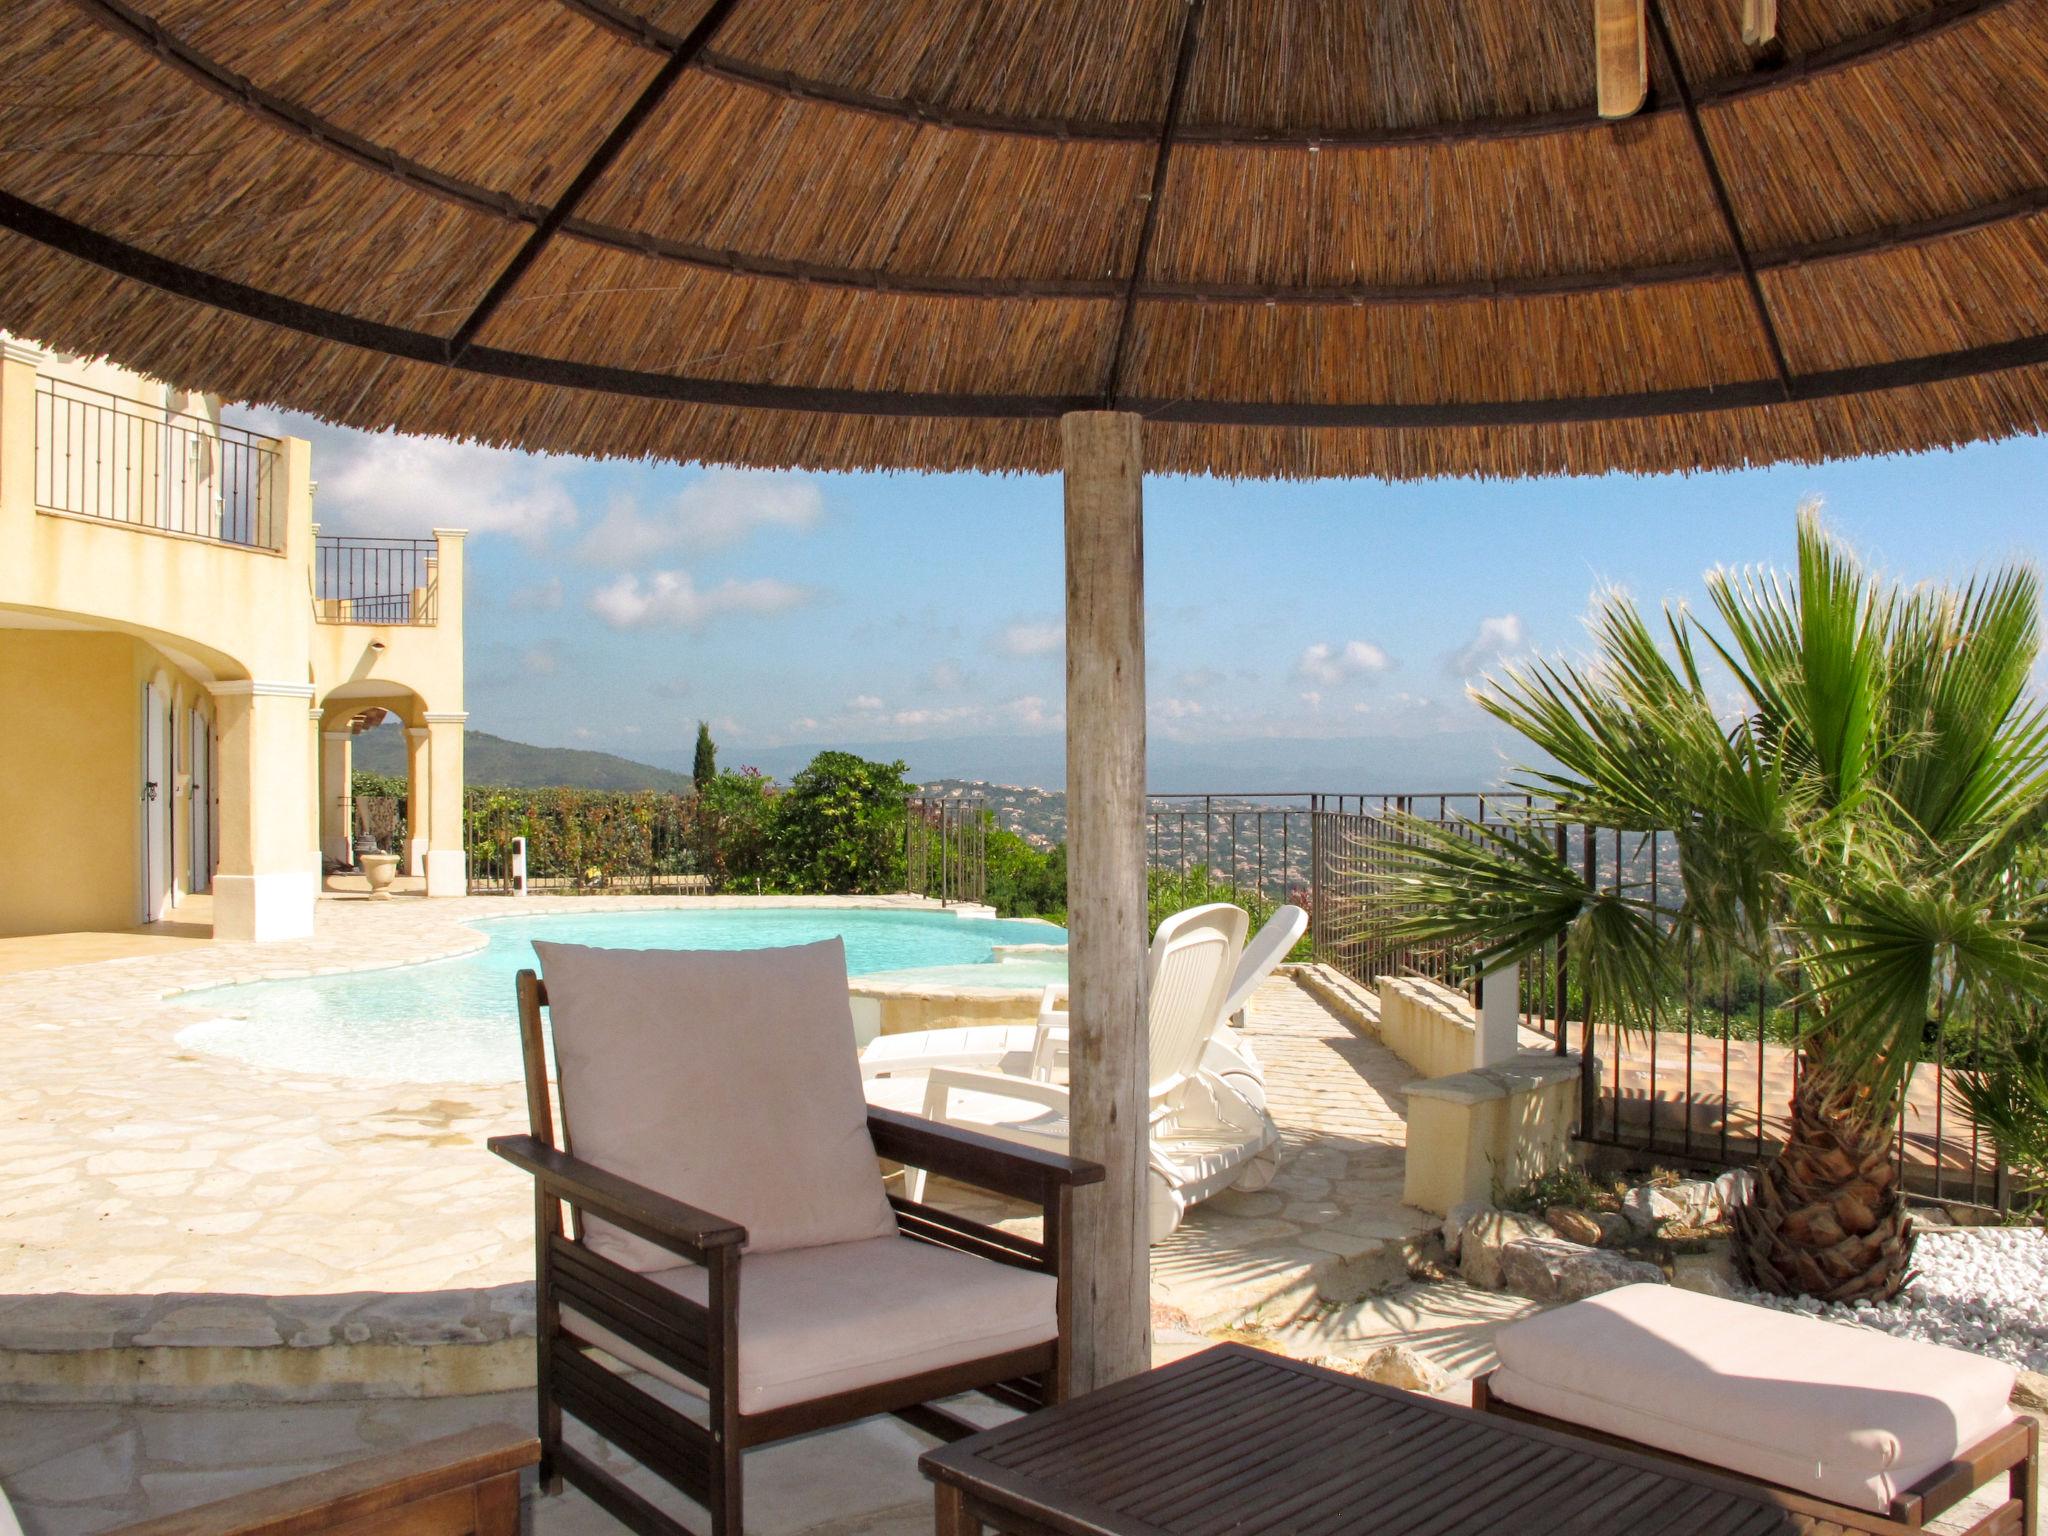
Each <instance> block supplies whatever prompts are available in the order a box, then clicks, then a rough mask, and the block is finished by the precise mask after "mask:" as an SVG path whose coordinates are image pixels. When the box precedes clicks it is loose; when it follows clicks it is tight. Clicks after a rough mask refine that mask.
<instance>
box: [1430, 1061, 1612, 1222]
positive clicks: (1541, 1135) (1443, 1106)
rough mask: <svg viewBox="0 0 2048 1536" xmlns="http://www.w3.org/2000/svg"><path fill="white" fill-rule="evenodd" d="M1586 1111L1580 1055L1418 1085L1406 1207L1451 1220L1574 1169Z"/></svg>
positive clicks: (1510, 1064) (1519, 1063)
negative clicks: (1457, 1210)
mask: <svg viewBox="0 0 2048 1536" xmlns="http://www.w3.org/2000/svg"><path fill="white" fill-rule="evenodd" d="M1578 1108H1579V1058H1578V1057H1577V1055H1575V1054H1574V1055H1565V1056H1558V1055H1554V1054H1552V1053H1549V1052H1540V1053H1539V1052H1525V1053H1524V1054H1523V1055H1521V1056H1519V1057H1517V1058H1516V1059H1515V1060H1514V1061H1512V1062H1507V1063H1504V1064H1502V1065H1500V1066H1494V1067H1484V1068H1480V1069H1478V1070H1475V1071H1470V1072H1453V1073H1450V1074H1447V1075H1446V1076H1443V1077H1433V1078H1429V1079H1428V1080H1426V1081H1423V1082H1418V1083H1410V1084H1409V1085H1408V1160H1407V1169H1406V1175H1405V1177H1404V1179H1403V1182H1402V1190H1401V1198H1402V1200H1403V1201H1404V1202H1406V1203H1407V1204H1409V1205H1414V1206H1420V1207H1421V1208H1422V1209H1423V1210H1425V1211H1434V1212H1436V1213H1437V1214H1438V1215H1443V1214H1445V1213H1447V1212H1449V1211H1450V1209H1451V1208H1452V1207H1453V1206H1455V1205H1460V1204H1462V1203H1464V1202H1465V1201H1468V1200H1490V1199H1491V1198H1492V1197H1493V1196H1494V1194H1495V1193H1496V1192H1497V1191H1500V1190H1504V1189H1515V1188H1518V1187H1519V1186H1521V1185H1523V1184H1526V1183H1528V1182H1529V1180H1531V1179H1533V1178H1536V1177H1537V1176H1539V1175H1541V1174H1545V1173H1549V1172H1551V1171H1553V1170H1555V1169H1558V1168H1562V1167H1564V1166H1566V1165H1567V1164H1569V1163H1570V1162H1571V1161H1572V1127H1573V1126H1574V1125H1575V1124H1576V1123H1577V1121H1578Z"/></svg>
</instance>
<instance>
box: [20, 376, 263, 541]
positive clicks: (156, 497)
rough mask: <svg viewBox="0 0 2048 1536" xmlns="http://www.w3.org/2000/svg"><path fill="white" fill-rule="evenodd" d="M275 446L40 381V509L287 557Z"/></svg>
mask: <svg viewBox="0 0 2048 1536" xmlns="http://www.w3.org/2000/svg"><path fill="white" fill-rule="evenodd" d="M281 462H282V460H281V456H280V453H279V444H278V441H277V439H276V438H272V437H264V436H261V435H259V434H258V433H255V432H251V431H248V430H247V429H246V428H242V427H232V426H226V425H223V424H222V423H220V422H218V421H215V420H212V419H210V418H208V417H205V416H195V415H190V414H188V413H186V412H184V411H174V410H170V409H167V408H164V407H158V406H151V405H146V404H142V403H140V402H138V401H134V400H129V399H125V398H123V397H122V396H120V395H115V394H109V393H108V392H106V391H104V390H98V389H93V388H91V387H90V386H88V385H84V384H74V383H71V382H69V381H67V380H63V379H54V378H48V377H39V378H37V380H36V469H35V473H36V506H37V508H38V509H39V510H41V511H44V512H51V513H57V514H61V515H64V516H69V517H86V518H94V519H98V520H100V521H103V522H110V523H120V524H123V525H125V526H127V527H131V528H141V529H147V530H149V531H150V532H153V533H167V534H175V535H177V536H179V537H182V538H191V539H203V540H205V541H206V542H208V543H212V544H228V545H234V546H237V547H240V548H244V549H255V550H267V551H270V552H272V553H276V552H279V551H281V550H282V549H283V548H284V523H285V517H284V476H283V470H282V468H281Z"/></svg>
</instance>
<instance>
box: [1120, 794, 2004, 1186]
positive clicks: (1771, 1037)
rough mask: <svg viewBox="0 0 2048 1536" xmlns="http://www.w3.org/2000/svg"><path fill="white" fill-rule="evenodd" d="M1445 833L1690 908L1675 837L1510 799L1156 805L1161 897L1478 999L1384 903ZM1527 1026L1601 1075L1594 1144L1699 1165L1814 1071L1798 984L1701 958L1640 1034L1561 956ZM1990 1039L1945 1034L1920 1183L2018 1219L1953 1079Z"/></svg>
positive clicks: (1907, 1160) (1534, 985)
mask: <svg viewBox="0 0 2048 1536" xmlns="http://www.w3.org/2000/svg"><path fill="white" fill-rule="evenodd" d="M1397 813H1398V814H1405V815H1408V816H1416V817H1421V818H1423V819H1426V820H1432V821H1449V820H1462V821H1466V822H1479V823H1484V824H1487V825H1501V824H1503V823H1505V822H1509V821H1514V822H1520V823H1523V824H1533V825H1535V826H1536V827H1537V828H1538V829H1539V830H1540V831H1541V832H1542V833H1543V835H1545V836H1546V837H1548V838H1550V839H1553V840H1554V844H1555V847H1556V850H1557V853H1558V856H1559V857H1560V858H1562V859H1565V860H1566V861H1568V862H1569V863H1570V864H1571V865H1572V867H1574V868H1576V869H1578V870H1579V871H1580V872H1581V873H1582V874H1583V875H1584V876H1585V878H1586V879H1588V880H1589V881H1593V882H1596V883H1598V884H1599V885H1602V886H1606V887H1610V888H1611V887H1613V886H1615V885H1617V884H1627V885H1629V886H1632V887H1633V888H1635V890H1636V891H1637V892H1638V893H1639V894H1642V895H1645V896H1648V897H1649V898H1650V899H1651V900H1652V901H1653V902H1654V903H1657V904H1660V905H1665V906H1670V907H1676V906H1677V905H1678V902H1679V900H1680V898H1681V896H1682V884H1681V878H1680V874H1679V861H1678V850H1677V845H1676V840H1675V838H1674V837H1673V836H1672V835H1671V834H1670V833H1668V832H1656V833H1622V832H1617V831H1615V830H1613V829H1612V828H1589V827H1586V826H1583V825H1579V824H1575V823H1574V824H1559V823H1556V822H1555V821H1546V820H1545V819H1544V817H1543V816H1542V812H1541V808H1540V807H1538V806H1535V805H1533V804H1532V802H1531V800H1530V797H1528V796H1527V795H1523V794H1519V793H1506V792H1497V791H1465V792H1455V791H1443V792H1437V791H1432V792H1429V793H1427V794H1420V793H1377V794H1348V793H1347V794H1336V793H1313V792H1311V793H1301V794H1292V795H1276V794H1206V795H1203V794H1197V795H1156V796H1153V797H1152V801H1151V805H1150V807H1149V811H1148V817H1147V852H1148V856H1149V859H1150V865H1151V869H1152V873H1153V878H1154V880H1155V882H1157V881H1158V880H1160V879H1162V878H1166V879H1171V880H1174V881H1175V882H1177V883H1178V886H1179V888H1180V889H1182V890H1185V891H1187V892H1189V893H1191V896H1190V899H1218V898H1225V899H1228V898H1230V897H1231V896H1232V895H1233V893H1237V894H1239V895H1246V896H1248V895H1251V894H1256V895H1258V896H1259V897H1260V898H1262V899H1263V900H1265V901H1269V902H1277V901H1282V900H1285V901H1291V902H1293V903H1294V904H1296V905H1298V906H1302V907H1305V908H1306V909H1307V910H1308V912H1309V914H1310V926H1309V936H1310V942H1311V950H1312V953H1313V955H1314V958H1315V959H1316V960H1317V961H1319V962H1321V963H1324V964H1328V965H1330V966H1333V967H1335V968H1336V969H1337V970H1339V971H1342V972H1343V973H1344V974H1346V975H1348V976H1350V977H1351V978H1352V979H1354V980H1356V981H1357V982H1359V983H1360V984H1361V985H1363V986H1366V987H1368V988H1371V987H1374V986H1375V985H1376V984H1377V982H1378V980H1379V978H1380V977H1382V976H1389V975H1420V976H1426V977H1429V978H1431V979H1433V980H1436V981H1440V982H1442V983H1444V984H1446V985H1448V986H1451V987H1454V988H1457V989H1459V990H1461V991H1464V992H1465V993H1466V994H1467V995H1468V996H1476V993H1477V989H1478V977H1477V976H1476V975H1475V972H1474V967H1473V965H1472V962H1471V951H1470V950H1469V949H1464V950H1461V949H1458V948H1455V947H1453V946H1450V945H1446V944H1435V945H1418V944H1414V943H1412V942H1408V941H1405V940H1402V939H1399V938H1396V937H1395V936H1394V934H1393V932H1392V925H1393V923H1394V921H1395V919H1396V917H1397V915H1398V913H1397V912H1396V911H1395V910H1393V909H1390V908H1388V907H1386V906H1385V905H1384V904H1382V903H1380V902H1377V901H1374V900H1371V899H1369V898H1370V897H1372V896H1373V894H1374V893H1375V892H1376V890H1377V889H1378V887H1379V885H1380V882H1382V881H1383V880H1384V879H1385V878H1386V876H1387V875H1388V874H1389V873H1390V871H1391V869H1392V867H1393V865H1394V863H1395V862H1396V860H1397V858H1398V854H1397V853H1396V852H1395V849H1394V846H1393V845H1397V844H1398V842H1399V841H1400V839H1401V832H1400V826H1401V823H1400V821H1399V819H1398V814H1397ZM1518 987H1519V994H1520V1001H1521V1015H1522V1023H1523V1026H1524V1027H1525V1028H1527V1029H1530V1030H1534V1031H1536V1032H1538V1033H1539V1034H1541V1035H1542V1036H1544V1037H1545V1038H1547V1039H1548V1040H1549V1042H1550V1043H1551V1046H1552V1048H1553V1049H1554V1050H1556V1051H1559V1052H1563V1051H1566V1050H1568V1049H1575V1050H1577V1051H1579V1052H1580V1054H1581V1060H1582V1061H1583V1062H1584V1063H1585V1078H1584V1082H1585V1093H1584V1095H1583V1096H1582V1102H1581V1123H1580V1126H1579V1131H1580V1135H1581V1138H1582V1139H1584V1140H1586V1141H1591V1142H1595V1143H1601V1144H1606V1145H1611V1146H1616V1147H1621V1148H1625V1149H1629V1150H1632V1151H1636V1152H1640V1153H1642V1154H1644V1155H1645V1156H1646V1157H1651V1158H1655V1157H1665V1158H1670V1159H1672V1160H1674V1161H1679V1162H1687V1163H1706V1164H1714V1163H1723V1164H1725V1163H1742V1162H1748V1161H1751V1160H1754V1159H1758V1158H1761V1157H1764V1156H1767V1155H1769V1154H1770V1153H1771V1152H1773V1151H1775V1150H1776V1149H1777V1148H1778V1147H1779V1146H1782V1145H1783V1142H1784V1137H1785V1134H1786V1129H1787V1120H1786V1115H1787V1106H1788V1101H1789V1099H1790V1097H1791V1093H1792V1089H1793V1087H1794V1085H1795V1084H1796V1083H1797V1081H1798V1078H1799V1074H1800V1072H1801V1071H1802V1070H1803V1062H1802V1060H1801V1057H1800V1052H1799V1049H1798V1045H1797V1041H1798V1038H1799V1028H1800V1022H1801V1020H1800V1015H1799V1012H1798V1009H1797V1008H1796V1006H1794V1004H1793V1003H1792V1001H1791V998H1790V996H1789V994H1788V991H1787V988H1786V987H1785V985H1784V984H1783V981H1782V979H1781V978H1775V977H1771V976H1758V975H1755V974H1740V975H1738V974H1736V973H1735V972H1734V971H1732V970H1731V971H1728V972H1725V973H1721V972H1716V973H1714V974H1708V973H1707V971H1706V969H1705V967H1704V966H1703V965H1701V964H1700V963H1698V962H1697V961H1695V962H1693V963H1691V964H1688V965H1687V966H1686V967H1685V972H1684V977H1683V981H1682V984H1681V985H1679V986H1678V987H1676V988H1675V989H1674V990H1673V992H1672V994H1671V996H1670V997H1669V998H1668V999H1667V1000H1666V1003H1665V1005H1664V1006H1663V1007H1662V1008H1661V1009H1660V1010H1659V1011H1658V1017H1657V1027H1656V1028H1655V1029H1652V1030H1644V1031H1640V1032H1637V1033H1633V1034H1630V1033H1625V1032H1624V1031H1622V1029H1621V1028H1620V1027H1619V1025H1618V1024H1617V1023H1616V1022H1615V1021H1614V1020H1613V1019H1610V1018H1601V1017H1597V1016H1596V1017H1592V1018H1588V1016H1587V1009H1586V1005H1585V1000H1584V998H1583V996H1582V994H1581V990H1580V988H1579V987H1578V986H1577V985H1576V983H1575V982H1574V980H1573V977H1572V974H1571V966H1570V957H1569V955H1568V954H1567V953H1566V952H1565V950H1564V947H1563V946H1562V945H1560V944H1556V943H1553V944H1551V945H1549V946H1547V947H1546V948H1545V949H1544V950H1543V951H1542V952H1541V953H1539V954H1537V955H1536V956H1534V957H1532V958H1531V959H1529V960H1526V961H1524V962H1523V963H1522V965H1521V967H1520V971H1519V976H1518ZM1981 1040H1982V1026H1981V1024H1980V1025H1977V1026H1975V1027H1973V1028H1971V1029H1968V1030H1965V1031H1959V1030H1957V1029H1955V1028H1953V1027H1952V1028H1948V1029H1941V1030H1932V1029H1931V1030H1930V1035H1929V1039H1928V1041H1927V1044H1926V1048H1925V1051H1924V1054H1923V1057H1922V1059H1921V1061H1920V1062H1919V1064H1918V1065H1917V1067H1916V1070H1915V1074H1914V1078H1913V1082H1912V1086H1911V1090H1910V1092H1909V1094H1908V1098H1907V1104H1906V1110H1905V1113H1904V1115H1903V1116H1902V1118H1901V1122H1900V1127H1899V1136H1898V1145H1897V1161H1898V1167H1899V1169H1900V1174H1901V1177H1902V1179H1903V1180H1904V1182H1905V1184H1906V1186H1907V1187H1908V1188H1909V1189H1911V1190H1913V1191H1914V1192H1916V1193H1919V1194H1923V1195H1931V1196H1933V1197H1934V1198H1936V1199H1942V1200H1947V1201H1951V1202H1956V1203H1964V1204H1971V1205H1982V1206H1989V1207H1992V1208H1995V1209H1999V1210H2006V1209H2009V1208H2010V1206H2011V1203H2012V1200H2013V1196H2014V1191H2013V1189H2012V1187H2011V1181H2010V1179H2009V1178H2008V1176H2007V1174H2006V1171H2005V1169H2004V1168H2003V1167H2002V1165H2001V1163H2000V1160H1999V1156H1998V1152H1997V1148H1996V1147H1995V1146H1994V1145H1993V1144H1992V1143H1991V1141H1990V1138H1989V1137H1987V1136H1986V1135H1984V1133H1983V1132H1982V1131H1981V1130H1980V1129H1979V1128H1978V1126H1977V1125H1976V1124H1975V1123H1974V1121H1972V1120H1971V1118H1970V1117H1969V1115H1968V1114H1967V1112H1966V1111H1964V1110H1963V1109H1962V1108H1961V1107H1960V1106H1959V1105H1958V1103H1957V1102H1956V1101H1955V1099H1954V1097H1953V1095H1952V1093H1951V1092H1950V1079H1951V1076H1952V1074H1953V1072H1954V1071H1955V1070H1956V1069H1957V1068H1958V1067H1959V1066H1964V1065H1967V1063H1968V1062H1969V1061H1970V1060H1972V1059H1973V1058H1974V1056H1975V1053H1976V1051H1977V1049H1978V1047H1979V1046H1980V1045H1981Z"/></svg>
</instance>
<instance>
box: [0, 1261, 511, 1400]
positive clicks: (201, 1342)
mask: <svg viewBox="0 0 2048 1536" xmlns="http://www.w3.org/2000/svg"><path fill="white" fill-rule="evenodd" d="M533 1332H534V1330H533V1286H532V1284H531V1283H526V1284H518V1285H499V1286H490V1287H487V1288H485V1289H482V1290H474V1291H459V1290H447V1291H420V1292H414V1293H411V1294H407V1293H402V1292H390V1293H377V1292H357V1293H354V1294H350V1295H340V1296H231V1295H208V1294H197V1293H186V1294H179V1293H167V1294H163V1295H156V1296H82V1295H66V1294H57V1295H49V1296H21V1297H9V1298H7V1299H6V1300H5V1301H4V1302H0V1402H9V1403H50V1404H55V1403H144V1404H147V1403H169V1404H177V1403H193V1402H234V1403H250V1402H317V1401H325V1400H330V1399H353V1398H388V1397H399V1398H419V1397H467V1396H471V1395H473V1394H475V1393H479V1392H503V1391H508V1390H512V1389H515V1388H521V1387H531V1386H532V1385H533V1379H534V1377H533V1372H534V1365H533Z"/></svg>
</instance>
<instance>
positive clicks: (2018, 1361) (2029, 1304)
mask: <svg viewBox="0 0 2048 1536" xmlns="http://www.w3.org/2000/svg"><path fill="white" fill-rule="evenodd" d="M1913 1262H1914V1267H1915V1268H1917V1269H1918V1270H1919V1271H1920V1275H1919V1278H1918V1279H1916V1280H1915V1281H1914V1282H1913V1283H1912V1285H1911V1286H1909V1287H1908V1288H1907V1289H1906V1290H1905V1292H1904V1293H1902V1294H1901V1295H1900V1296H1898V1297H1897V1298H1895V1299H1894V1300H1892V1301H1888V1302H1885V1303H1883V1304H1882V1305H1873V1304H1872V1303H1869V1302H1862V1303H1859V1304H1858V1305H1856V1306H1853V1307H1849V1306H1842V1305H1840V1304H1839V1303H1838V1304H1835V1305H1832V1306H1829V1305H1825V1304H1823V1303H1821V1302H1818V1301H1816V1300H1814V1299H1813V1298H1812V1297H1811V1296H1802V1297H1798V1298H1796V1299H1794V1298H1788V1297H1783V1296H1766V1295H1764V1294H1762V1293H1761V1292H1758V1291H1748V1290H1744V1291H1742V1292H1740V1293H1739V1294H1740V1295H1741V1296H1742V1298H1743V1300H1745V1301H1753V1302H1755V1303H1757V1304H1758V1305H1759V1306H1766V1307H1775V1308H1776V1309H1777V1310H1778V1311H1780V1312H1805V1313H1809V1314H1811V1315H1812V1316H1815V1317H1824V1318H1827V1319H1828V1320H1830V1321H1832V1322H1841V1323H1861V1324H1862V1325H1864V1326H1865V1327H1867V1328H1878V1329H1882V1330H1883V1331H1884V1332H1886V1333H1890V1334H1896V1335H1898V1337H1900V1338H1902V1339H1924V1340H1926V1341H1927V1342H1928V1343H1930V1344H1946V1345H1949V1346H1950V1347H1952V1348H1955V1349H1967V1350H1969V1351H1971V1352H1972V1353H1974V1354H1980V1355H1989V1356H1990V1357H1991V1358H1992V1359H1994V1360H2003V1361H2005V1362H2006V1364H2008V1365H2015V1366H2018V1367H2019V1368H2020V1369H2021V1370H2023V1371H2048V1232H2043V1231H2040V1230H2039V1229H2037V1228H2022V1227H1965V1228H1956V1229H1951V1230H1943V1231H1935V1232H1924V1233H1922V1234H1921V1237H1920V1246H1919V1248H1918V1250H1917V1251H1916V1252H1915V1254H1914V1258H1913Z"/></svg>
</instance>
